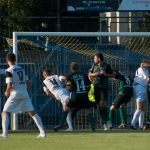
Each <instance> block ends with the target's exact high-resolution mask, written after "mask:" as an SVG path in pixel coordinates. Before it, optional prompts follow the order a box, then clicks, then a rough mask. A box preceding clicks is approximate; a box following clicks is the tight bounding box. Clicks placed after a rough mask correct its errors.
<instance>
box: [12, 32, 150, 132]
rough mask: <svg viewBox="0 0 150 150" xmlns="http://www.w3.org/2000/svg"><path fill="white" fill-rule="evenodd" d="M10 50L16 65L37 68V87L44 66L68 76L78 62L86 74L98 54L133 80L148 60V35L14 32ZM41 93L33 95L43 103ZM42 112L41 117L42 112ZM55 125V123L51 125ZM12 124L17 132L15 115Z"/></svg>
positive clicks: (149, 35)
mask: <svg viewBox="0 0 150 150" xmlns="http://www.w3.org/2000/svg"><path fill="white" fill-rule="evenodd" d="M11 46H12V47H13V52H14V53H15V54H16V63H22V62H24V63H31V62H33V63H35V64H36V68H37V71H36V72H34V73H33V72H32V73H33V74H34V75H37V77H38V82H39V83H40V84H41V80H42V78H41V75H40V73H39V72H41V68H42V67H43V66H44V65H53V66H55V67H54V71H55V73H57V74H67V73H68V72H69V69H68V68H69V63H70V62H71V61H77V62H78V63H79V64H80V65H81V69H82V70H83V71H87V70H88V68H89V67H90V65H91V57H92V56H93V55H94V54H95V53H96V52H97V51H100V52H102V53H103V54H104V57H105V60H106V62H108V63H110V64H111V65H112V66H113V68H115V69H118V70H121V71H124V72H127V73H129V74H131V75H132V76H133V74H134V71H135V69H136V67H137V64H138V63H139V62H140V61H141V60H142V59H150V32H13V44H12V45H11ZM110 82H111V83H110V84H109V86H110V91H111V92H110V93H109V94H110V95H109V98H110V99H111V100H113V98H114V95H115V92H113V91H115V86H113V84H112V82H113V81H110ZM40 90H41V87H39V91H40ZM40 92H41V91H40ZM40 92H38V93H34V94H35V95H36V96H37V98H38V97H40V98H41V97H42V99H44V98H45V97H44V96H43V95H42V96H41V95H39V93H40ZM37 103H38V102H35V104H37ZM46 105H47V104H46ZM46 105H45V104H44V105H43V107H46ZM37 107H38V106H37ZM43 107H42V108H43ZM129 108H130V109H131V111H130V112H129V113H130V114H131V113H133V112H132V111H133V103H132V104H130V105H129V106H128V109H129ZM47 109H48V108H47ZM47 111H49V110H47ZM41 112H42V113H43V114H42V115H43V116H44V115H45V112H44V111H43V110H41ZM54 112H55V113H57V110H55V109H53V113H54ZM46 115H47V114H46ZM130 116H131V115H130ZM50 117H52V116H50ZM128 119H130V117H128ZM56 121H57V119H56V120H55V121H54V122H55V123H56ZM12 123H13V126H12V129H13V130H17V128H18V115H17V114H14V115H13V122H12ZM49 126H50V125H49Z"/></svg>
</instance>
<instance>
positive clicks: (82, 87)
mask: <svg viewBox="0 0 150 150" xmlns="http://www.w3.org/2000/svg"><path fill="white" fill-rule="evenodd" d="M76 85H77V92H79V93H80V92H82V91H86V86H85V83H84V80H83V79H81V80H77V81H76Z"/></svg>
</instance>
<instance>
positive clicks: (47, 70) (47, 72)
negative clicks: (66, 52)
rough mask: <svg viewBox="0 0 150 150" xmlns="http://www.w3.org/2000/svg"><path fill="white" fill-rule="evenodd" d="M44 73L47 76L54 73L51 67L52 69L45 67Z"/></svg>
mask: <svg viewBox="0 0 150 150" xmlns="http://www.w3.org/2000/svg"><path fill="white" fill-rule="evenodd" d="M43 72H45V73H46V74H47V75H51V74H52V72H53V67H52V66H50V67H44V68H43Z"/></svg>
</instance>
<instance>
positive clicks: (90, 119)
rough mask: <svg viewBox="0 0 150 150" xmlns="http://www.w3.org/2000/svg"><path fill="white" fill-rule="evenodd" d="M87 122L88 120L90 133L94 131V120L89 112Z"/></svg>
mask: <svg viewBox="0 0 150 150" xmlns="http://www.w3.org/2000/svg"><path fill="white" fill-rule="evenodd" d="M88 120H89V123H90V126H91V129H92V131H95V120H94V117H93V113H91V112H90V113H88Z"/></svg>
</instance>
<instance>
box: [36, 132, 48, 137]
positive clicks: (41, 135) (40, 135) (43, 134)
mask: <svg viewBox="0 0 150 150" xmlns="http://www.w3.org/2000/svg"><path fill="white" fill-rule="evenodd" d="M45 137H46V135H45V133H40V134H39V135H38V136H37V138H45Z"/></svg>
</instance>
